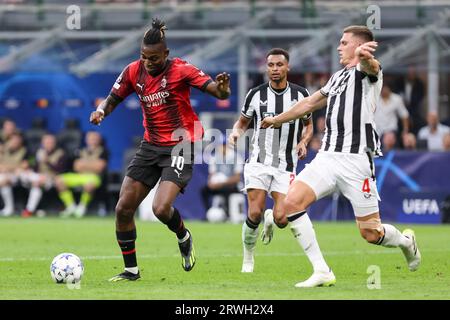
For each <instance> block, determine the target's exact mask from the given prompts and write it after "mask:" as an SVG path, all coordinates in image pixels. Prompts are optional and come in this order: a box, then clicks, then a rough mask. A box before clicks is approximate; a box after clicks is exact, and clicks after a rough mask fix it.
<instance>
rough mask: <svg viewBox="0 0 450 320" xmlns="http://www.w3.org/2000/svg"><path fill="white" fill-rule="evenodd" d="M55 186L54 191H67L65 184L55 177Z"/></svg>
mask: <svg viewBox="0 0 450 320" xmlns="http://www.w3.org/2000/svg"><path fill="white" fill-rule="evenodd" d="M55 186H56V189H58V191H63V190H66V189H67V187H66V184H65V183H64V181H63V179H61V178H60V177H55Z"/></svg>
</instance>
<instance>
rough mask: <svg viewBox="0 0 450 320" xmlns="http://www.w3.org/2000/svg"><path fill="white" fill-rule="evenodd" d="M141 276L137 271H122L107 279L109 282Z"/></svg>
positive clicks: (131, 279)
mask: <svg viewBox="0 0 450 320" xmlns="http://www.w3.org/2000/svg"><path fill="white" fill-rule="evenodd" d="M140 278H141V275H140V273H139V272H138V273H137V274H134V273H132V272H130V271H126V270H125V271H124V272H122V273H120V274H118V275H117V276H114V277H112V278H111V279H109V280H108V281H110V282H119V281H136V280H138V279H140Z"/></svg>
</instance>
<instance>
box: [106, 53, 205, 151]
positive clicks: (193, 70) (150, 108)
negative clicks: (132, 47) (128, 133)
mask: <svg viewBox="0 0 450 320" xmlns="http://www.w3.org/2000/svg"><path fill="white" fill-rule="evenodd" d="M211 81H212V79H211V77H210V76H209V75H207V74H205V73H204V72H203V71H201V70H200V69H198V68H197V67H195V66H193V65H191V64H189V63H187V62H186V61H184V60H182V59H179V58H174V59H169V60H168V63H167V65H166V67H165V68H164V70H163V71H162V72H161V73H160V74H159V75H157V76H155V77H153V76H151V75H150V74H149V73H148V72H147V71H146V70H145V68H144V65H143V64H142V62H141V61H140V60H136V61H134V62H132V63H130V64H129V65H128V66H127V67H125V69H124V70H123V71H122V73H121V74H120V76H119V77H118V78H117V80H116V82H115V83H114V85H113V87H112V89H111V93H110V94H111V95H112V96H114V97H116V98H118V99H119V100H123V99H125V98H126V97H127V96H129V95H130V94H131V93H132V92H136V94H137V95H138V97H139V100H140V102H141V108H142V113H143V116H144V121H143V126H144V128H145V133H144V139H145V140H146V141H147V142H149V143H150V144H153V145H157V146H174V145H176V144H177V143H178V142H180V141H181V140H185V139H188V141H189V140H190V141H191V142H194V141H197V140H201V139H202V137H203V132H204V131H203V127H202V125H201V123H200V121H199V119H198V117H197V115H196V113H195V112H194V109H193V108H192V106H191V102H190V90H191V87H194V88H197V89H199V90H202V91H205V89H206V86H207V85H208V84H209V83H210V82H211Z"/></svg>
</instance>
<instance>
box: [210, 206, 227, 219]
mask: <svg viewBox="0 0 450 320" xmlns="http://www.w3.org/2000/svg"><path fill="white" fill-rule="evenodd" d="M226 218H227V214H226V212H225V210H223V209H222V208H217V207H212V208H209V209H208V211H207V212H206V219H208V221H209V222H215V223H217V222H224V221H225V219H226Z"/></svg>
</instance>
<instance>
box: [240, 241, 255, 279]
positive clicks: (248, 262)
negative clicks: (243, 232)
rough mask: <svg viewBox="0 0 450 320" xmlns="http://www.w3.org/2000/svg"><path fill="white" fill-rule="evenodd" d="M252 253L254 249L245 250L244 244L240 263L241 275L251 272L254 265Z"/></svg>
mask: <svg viewBox="0 0 450 320" xmlns="http://www.w3.org/2000/svg"><path fill="white" fill-rule="evenodd" d="M254 251H255V249H254V248H253V249H252V250H249V249H248V248H246V246H245V244H244V260H243V262H242V269H241V272H243V273H249V272H253V267H254V265H255V259H254V257H253V253H254Z"/></svg>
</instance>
